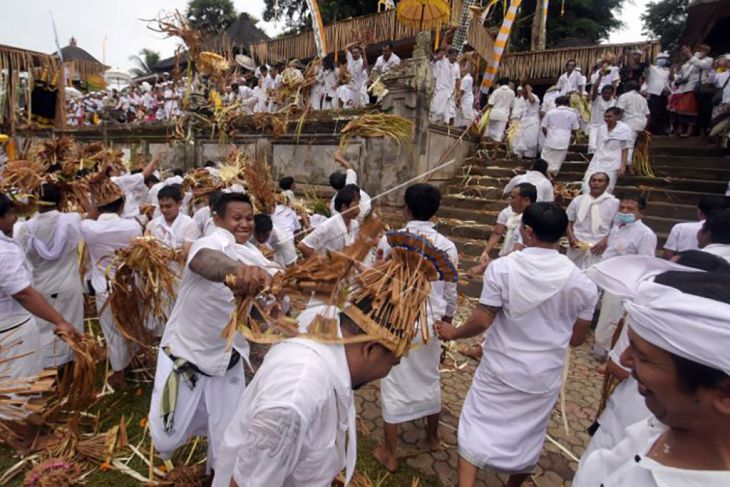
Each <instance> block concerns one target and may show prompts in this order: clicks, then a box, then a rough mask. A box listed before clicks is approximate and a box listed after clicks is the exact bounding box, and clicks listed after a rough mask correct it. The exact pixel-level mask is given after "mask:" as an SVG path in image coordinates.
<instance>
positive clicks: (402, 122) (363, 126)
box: [340, 113, 413, 150]
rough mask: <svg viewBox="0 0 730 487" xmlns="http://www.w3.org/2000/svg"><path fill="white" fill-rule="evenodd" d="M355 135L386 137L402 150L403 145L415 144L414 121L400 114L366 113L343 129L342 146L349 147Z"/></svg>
mask: <svg viewBox="0 0 730 487" xmlns="http://www.w3.org/2000/svg"><path fill="white" fill-rule="evenodd" d="M354 137H385V138H386V139H388V140H390V141H392V142H393V144H395V145H396V147H398V149H399V150H400V147H401V146H402V145H407V146H410V145H412V144H413V121H411V120H407V119H405V118H403V117H400V116H398V115H389V114H386V113H366V114H364V115H360V116H359V117H357V118H356V119H354V120H351V121H350V122H349V123H348V124H347V125H345V127H344V128H343V129H342V132H341V138H340V148H341V149H343V148H345V147H347V145H348V144H349V143H350V141H351V140H352V139H353V138H354Z"/></svg>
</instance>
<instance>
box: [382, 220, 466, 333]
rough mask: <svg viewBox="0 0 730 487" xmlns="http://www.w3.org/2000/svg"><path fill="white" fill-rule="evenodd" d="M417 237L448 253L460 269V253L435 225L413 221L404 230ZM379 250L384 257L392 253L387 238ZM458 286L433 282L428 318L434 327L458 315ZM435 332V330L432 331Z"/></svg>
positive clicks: (384, 238)
mask: <svg viewBox="0 0 730 487" xmlns="http://www.w3.org/2000/svg"><path fill="white" fill-rule="evenodd" d="M403 230H405V231H407V232H410V233H413V234H415V235H420V236H422V237H425V238H426V239H427V240H428V241H430V242H431V243H432V244H434V246H435V247H436V248H438V249H440V250H443V251H444V252H446V254H447V255H448V256H449V260H451V263H452V264H454V268H458V267H459V252H458V251H457V249H456V245H454V242H452V241H451V240H449V239H448V238H446V237H444V236H443V235H441V234H440V233H439V232H437V231H436V228H435V224H434V223H431V222H424V221H417V220H411V221H409V222H408V223H407V224H406V226H405V228H404V229H403ZM378 249H382V250H383V256H387V255H388V253H389V252H390V249H391V247H390V245H389V244H388V239H387V237H385V236H384V237H383V238H382V239H381V240H380V243H379V244H378ZM456 286H457V283H455V282H444V281H432V282H431V294H430V296H429V301H428V306H427V310H426V313H427V316H428V320H429V325H433V323H434V322H435V321H436V320H440V319H442V318H443V317H445V316H454V313H456ZM432 331H433V330H432Z"/></svg>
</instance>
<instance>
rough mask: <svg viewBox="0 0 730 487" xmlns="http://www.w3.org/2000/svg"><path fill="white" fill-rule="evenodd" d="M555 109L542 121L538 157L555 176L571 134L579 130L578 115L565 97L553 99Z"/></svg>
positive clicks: (563, 158) (566, 150)
mask: <svg viewBox="0 0 730 487" xmlns="http://www.w3.org/2000/svg"><path fill="white" fill-rule="evenodd" d="M555 105H556V106H557V108H556V109H555V110H552V111H551V112H550V113H548V114H547V115H545V118H543V119H542V131H543V134H545V143H544V144H543V148H542V153H541V154H540V157H541V158H542V159H544V160H545V161H546V162H547V163H548V171H549V172H550V174H552V175H553V176H557V175H558V173H559V172H560V168H561V167H562V165H563V162H565V157H566V156H567V155H568V147H570V139H571V137H572V136H573V132H574V131H576V130H578V129H579V128H580V119H579V117H578V113H577V112H576V111H575V110H573V109H572V108H570V106H569V105H570V100H569V99H568V97H567V96H559V97H558V98H556V99H555Z"/></svg>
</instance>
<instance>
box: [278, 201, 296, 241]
mask: <svg viewBox="0 0 730 487" xmlns="http://www.w3.org/2000/svg"><path fill="white" fill-rule="evenodd" d="M271 221H272V223H273V224H274V227H276V228H279V229H280V230H281V231H283V232H284V234H285V235H288V236H289V237H294V235H295V234H296V233H297V232H298V231H299V230H301V229H302V225H301V224H300V223H299V216H298V215H297V212H296V211H294V210H292V209H291V208H289V207H288V206H286V205H276V208H275V209H274V214H273V215H271Z"/></svg>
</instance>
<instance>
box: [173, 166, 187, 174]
mask: <svg viewBox="0 0 730 487" xmlns="http://www.w3.org/2000/svg"><path fill="white" fill-rule="evenodd" d="M172 175H173V176H184V175H185V171H183V170H182V169H180V168H176V169H173V170H172Z"/></svg>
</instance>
